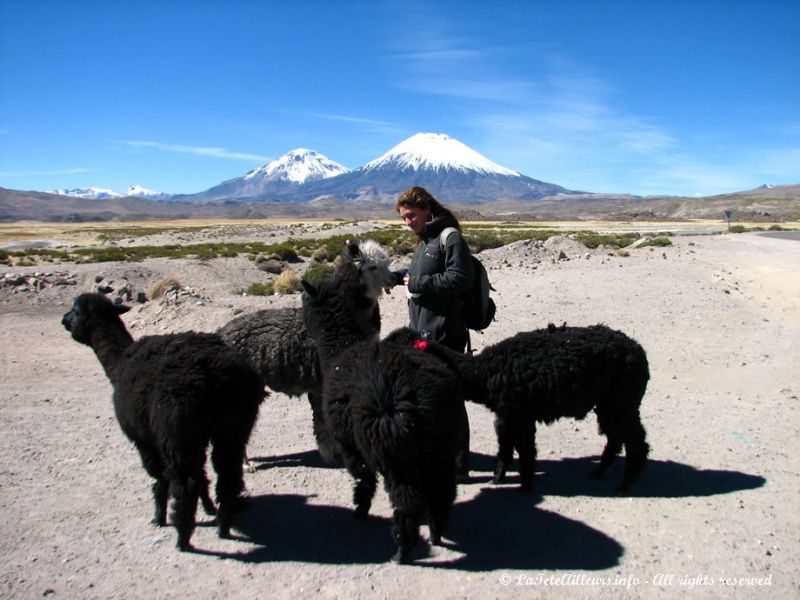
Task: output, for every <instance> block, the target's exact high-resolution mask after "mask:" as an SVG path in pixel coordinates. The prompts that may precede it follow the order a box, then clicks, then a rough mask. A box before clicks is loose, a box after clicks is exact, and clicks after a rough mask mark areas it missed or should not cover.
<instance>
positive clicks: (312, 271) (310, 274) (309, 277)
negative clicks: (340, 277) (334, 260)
mask: <svg viewBox="0 0 800 600" xmlns="http://www.w3.org/2000/svg"><path fill="white" fill-rule="evenodd" d="M335 270H336V267H334V266H333V265H331V264H325V265H323V264H316V265H312V266H310V267H309V268H308V269H306V272H305V273H303V279H305V280H306V281H307V282H309V283H314V282H315V281H317V280H318V279H323V278H325V277H330V276H331V275H333V272H334V271H335Z"/></svg>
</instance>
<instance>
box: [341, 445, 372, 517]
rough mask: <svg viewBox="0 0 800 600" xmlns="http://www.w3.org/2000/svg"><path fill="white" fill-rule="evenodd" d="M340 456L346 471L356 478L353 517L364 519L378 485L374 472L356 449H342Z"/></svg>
mask: <svg viewBox="0 0 800 600" xmlns="http://www.w3.org/2000/svg"><path fill="white" fill-rule="evenodd" d="M342 456H343V458H344V464H345V466H346V467H347V471H348V472H349V473H350V475H352V476H353V479H355V480H356V484H355V487H354V488H353V503H354V504H355V505H356V512H355V515H354V516H355V518H356V519H366V518H367V514H368V513H369V509H370V507H371V506H372V498H373V497H374V496H375V490H376V488H377V487H378V479H377V477H376V475H375V473H374V472H372V471H371V470H370V469H369V467H367V465H366V463H365V462H364V459H363V458H361V455H360V454H359V453H358V452H357V451H353V450H352V449H343V450H342Z"/></svg>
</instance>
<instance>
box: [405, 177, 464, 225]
mask: <svg viewBox="0 0 800 600" xmlns="http://www.w3.org/2000/svg"><path fill="white" fill-rule="evenodd" d="M403 206H405V207H407V208H421V209H430V211H431V218H432V219H438V218H439V217H442V216H448V217H450V219H451V220H452V221H453V224H452V227H455V228H456V229H458V230H459V231H461V223H459V222H458V219H456V217H455V215H454V214H453V213H452V212H450V211H449V210H448V209H447V208H445V207H444V206H442V204H441V203H440V202H439V201H438V200H437V199H436V198H434V197H433V196H432V195H431V193H430V192H429V191H428V190H426V189H425V188H424V187H419V186H414V187H412V188H409V189H407V190H406V191H405V192H403V193H402V194H400V195H399V196H398V197H397V202H395V203H394V209H395V210H396V211H397V212H400V208H401V207H403Z"/></svg>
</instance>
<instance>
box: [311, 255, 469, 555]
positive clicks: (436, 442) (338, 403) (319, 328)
mask: <svg viewBox="0 0 800 600" xmlns="http://www.w3.org/2000/svg"><path fill="white" fill-rule="evenodd" d="M303 286H304V288H305V293H304V294H303V317H304V319H305V323H306V326H307V327H308V331H309V334H310V335H311V337H313V338H314V340H315V342H316V344H317V349H318V351H319V356H320V363H321V365H322V369H323V388H322V389H323V391H322V397H323V409H324V414H325V419H326V424H327V425H328V427H329V429H330V431H331V433H332V435H333V437H334V439H335V440H336V442H337V444H338V445H339V449H340V451H341V453H342V457H343V459H344V463H345V466H346V467H347V469H348V471H349V472H350V474H351V475H352V476H353V478H354V479H355V488H354V493H353V499H354V503H355V505H356V510H355V516H356V517H357V518H366V516H367V513H368V512H369V509H370V506H371V504H372V498H373V496H374V494H375V490H376V486H377V474H378V473H380V474H381V475H383V478H384V486H385V488H386V491H387V493H388V494H389V498H390V500H391V503H392V507H393V509H394V538H395V542H396V543H397V546H398V548H397V551H396V553H395V555H394V557H393V559H394V560H396V561H398V562H408V561H409V559H410V553H411V550H412V548H413V546H414V545H415V544H416V543H417V541H418V540H419V526H420V524H421V523H422V521H423V519H425V517H426V516H427V517H428V524H429V527H430V538H431V542H432V543H433V544H440V543H441V536H442V534H443V532H444V530H445V528H446V526H447V524H448V520H449V517H450V510H451V507H452V504H453V501H454V500H455V495H456V479H455V452H456V445H457V444H456V441H457V440H456V435H457V428H456V425H457V417H458V414H459V413H458V410H459V405H461V406H463V399H462V398H461V397H460V395H459V393H458V389H459V385H458V380H457V378H456V376H455V374H454V373H453V372H452V370H451V369H449V368H448V366H447V365H446V364H445V363H444V362H443V361H442V360H440V359H438V358H436V357H435V356H433V355H430V354H426V353H424V352H420V351H419V350H417V349H415V348H413V347H412V346H411V345H410V344H408V345H399V344H391V343H384V342H379V341H376V340H374V336H373V329H372V328H371V327H370V325H369V323H368V322H367V321H365V320H364V319H363V318H359V315H361V314H362V313H363V307H364V306H366V305H369V302H370V299H369V298H368V297H367V296H366V295H365V293H364V286H363V284H361V282H360V281H359V277H358V273H357V271H356V269H355V268H353V267H352V266H351V267H349V268H348V267H347V266H345V267H344V268H342V269H340V270H339V272H337V274H336V276H335V277H333V278H330V279H326V280H322V281H320V282H318V283H316V284H312V283H308V282H304V283H303Z"/></svg>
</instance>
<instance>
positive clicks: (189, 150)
mask: <svg viewBox="0 0 800 600" xmlns="http://www.w3.org/2000/svg"><path fill="white" fill-rule="evenodd" d="M116 143H118V144H122V145H125V146H130V147H133V148H153V149H155V150H162V151H164V152H177V153H178V154H196V155H199V156H211V157H214V158H229V159H233V160H246V161H254V162H267V161H269V160H272V159H271V158H269V157H266V156H261V155H259V154H247V153H243V152H232V151H230V150H226V149H225V148H216V147H209V146H186V145H183V144H163V143H161V142H150V141H143V140H119V141H117V142H116Z"/></svg>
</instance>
